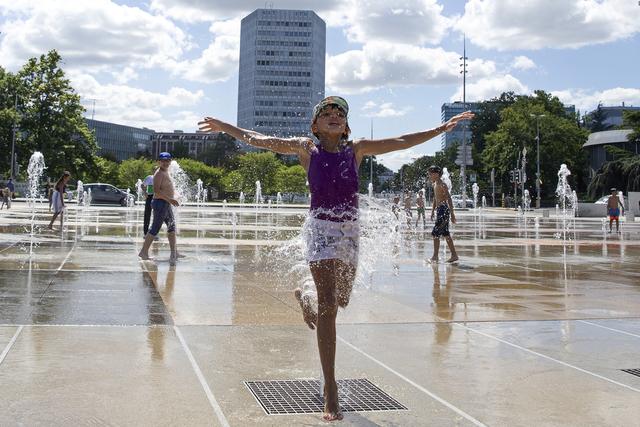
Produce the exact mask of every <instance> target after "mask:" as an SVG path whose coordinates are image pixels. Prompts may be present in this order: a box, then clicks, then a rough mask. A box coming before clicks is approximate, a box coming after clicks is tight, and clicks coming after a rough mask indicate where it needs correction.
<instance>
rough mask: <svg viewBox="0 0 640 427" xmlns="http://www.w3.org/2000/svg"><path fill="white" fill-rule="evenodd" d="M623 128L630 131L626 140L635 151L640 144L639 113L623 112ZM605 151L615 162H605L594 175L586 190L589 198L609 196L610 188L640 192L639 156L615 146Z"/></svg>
mask: <svg viewBox="0 0 640 427" xmlns="http://www.w3.org/2000/svg"><path fill="white" fill-rule="evenodd" d="M624 127H625V128H631V129H632V132H631V133H630V134H629V136H628V137H627V138H628V140H629V143H631V144H634V145H635V148H636V150H637V147H638V144H640V112H638V111H634V112H631V111H625V112H624ZM631 144H629V145H627V146H628V147H629V146H630V145H631ZM605 149H606V150H607V151H608V152H609V153H610V154H613V155H614V157H615V160H612V161H609V162H606V163H605V164H604V165H602V167H601V168H600V169H599V170H598V172H597V173H596V174H595V175H594V177H593V179H592V180H591V182H590V183H589V187H588V189H587V190H588V193H589V196H590V197H592V198H597V197H599V196H602V195H604V194H609V189H610V188H612V187H615V188H618V189H620V190H623V191H626V192H629V191H640V155H637V154H635V153H637V151H634V152H632V151H629V150H626V149H624V148H618V147H615V146H608V147H605Z"/></svg>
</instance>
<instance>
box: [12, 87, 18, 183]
mask: <svg viewBox="0 0 640 427" xmlns="http://www.w3.org/2000/svg"><path fill="white" fill-rule="evenodd" d="M13 108H14V110H15V112H16V114H17V113H18V94H17V93H16V98H15V103H14V107H13ZM17 127H18V123H17V122H14V123H13V127H12V129H13V134H12V136H11V179H12V180H14V179H15V176H14V175H15V164H16V130H17Z"/></svg>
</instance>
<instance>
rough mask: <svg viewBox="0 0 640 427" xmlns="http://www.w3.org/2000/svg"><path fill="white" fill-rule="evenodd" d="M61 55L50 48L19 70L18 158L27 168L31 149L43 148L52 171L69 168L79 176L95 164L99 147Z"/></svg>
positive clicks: (42, 150) (57, 173)
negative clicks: (63, 67)
mask: <svg viewBox="0 0 640 427" xmlns="http://www.w3.org/2000/svg"><path fill="white" fill-rule="evenodd" d="M61 59H62V58H61V57H60V55H59V54H58V52H56V51H55V50H51V51H50V52H48V53H47V54H45V55H41V56H40V57H39V58H31V59H29V60H28V61H27V63H26V64H25V65H24V66H23V67H22V69H21V70H20V71H19V72H18V74H17V78H18V80H19V82H20V87H19V88H18V92H19V97H18V104H19V112H20V115H21V119H20V123H19V129H20V133H21V138H20V139H19V140H18V143H17V144H16V145H17V152H18V161H19V162H20V164H21V165H22V167H23V168H25V169H26V166H27V164H28V162H29V158H30V156H31V153H33V152H34V151H40V152H42V154H43V155H44V159H45V163H46V165H47V168H48V173H49V175H51V176H57V175H59V174H61V173H62V171H64V170H68V171H70V172H71V174H72V176H80V175H82V174H83V173H84V172H83V171H86V170H90V169H93V168H95V163H94V153H95V152H96V150H97V147H96V142H95V137H94V136H93V134H92V133H91V132H90V130H89V128H88V127H87V124H86V122H85V120H84V119H83V117H82V113H83V112H84V108H83V107H82V105H80V96H79V95H77V94H76V93H75V91H74V89H73V88H72V87H71V85H70V83H69V80H68V79H67V78H66V77H65V74H64V71H63V70H62V69H61V68H60V67H59V63H60V62H61Z"/></svg>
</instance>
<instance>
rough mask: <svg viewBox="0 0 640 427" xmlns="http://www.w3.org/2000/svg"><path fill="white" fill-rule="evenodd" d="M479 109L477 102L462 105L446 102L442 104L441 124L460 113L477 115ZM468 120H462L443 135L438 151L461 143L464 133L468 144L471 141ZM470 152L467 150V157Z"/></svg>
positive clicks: (457, 102)
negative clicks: (467, 112) (468, 112)
mask: <svg viewBox="0 0 640 427" xmlns="http://www.w3.org/2000/svg"><path fill="white" fill-rule="evenodd" d="M479 109H480V103H479V102H467V103H466V104H463V103H462V102H460V101H456V102H447V103H444V104H442V107H441V109H440V110H441V112H442V123H445V122H446V121H448V120H449V119H450V118H451V117H453V116H455V115H458V114H460V113H464V112H465V111H472V112H474V113H477V112H478V111H479ZM469 123H470V122H469V120H464V121H462V122H460V123H458V124H457V125H456V127H455V128H453V130H452V131H450V132H446V133H443V134H442V136H441V138H442V140H441V143H440V149H441V150H445V149H446V148H449V147H451V146H452V145H457V144H461V143H462V139H463V138H465V135H464V134H465V132H466V139H465V140H466V141H467V144H469V141H471V131H470V130H469ZM470 153H471V150H469V155H470Z"/></svg>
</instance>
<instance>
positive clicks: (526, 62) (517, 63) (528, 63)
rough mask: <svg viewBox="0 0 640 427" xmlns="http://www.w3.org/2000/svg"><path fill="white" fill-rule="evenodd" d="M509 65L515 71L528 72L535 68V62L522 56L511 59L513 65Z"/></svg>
mask: <svg viewBox="0 0 640 427" xmlns="http://www.w3.org/2000/svg"><path fill="white" fill-rule="evenodd" d="M511 65H512V67H513V68H515V69H516V70H530V69H532V68H536V64H535V62H533V61H532V60H531V59H530V58H528V57H526V56H522V55H521V56H516V57H515V58H513V63H512V64H511Z"/></svg>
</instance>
